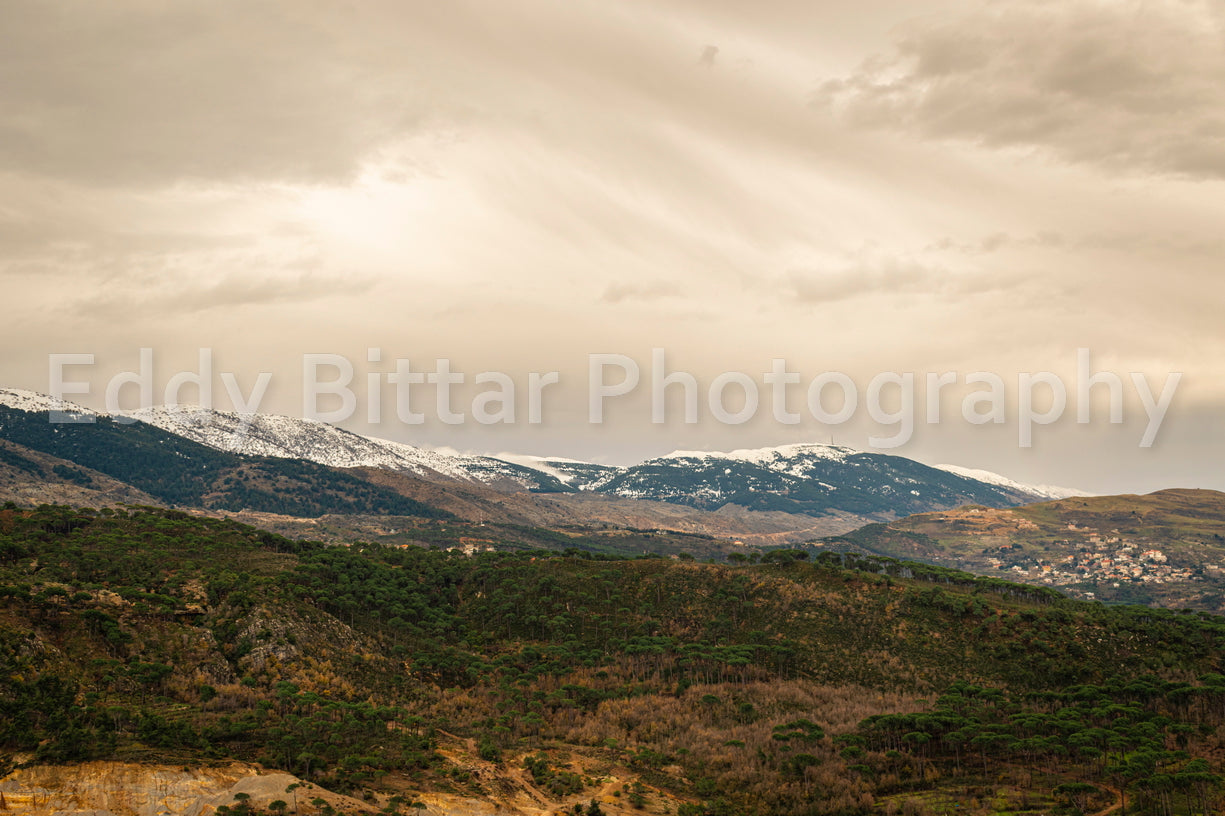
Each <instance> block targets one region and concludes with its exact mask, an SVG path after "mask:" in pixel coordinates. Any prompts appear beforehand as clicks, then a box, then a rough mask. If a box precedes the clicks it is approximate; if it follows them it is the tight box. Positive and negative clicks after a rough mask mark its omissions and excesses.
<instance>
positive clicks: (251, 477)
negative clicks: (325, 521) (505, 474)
mask: <svg viewBox="0 0 1225 816" xmlns="http://www.w3.org/2000/svg"><path fill="white" fill-rule="evenodd" d="M91 419H93V421H92V422H89V423H80V424H78V423H53V422H49V421H48V417H47V415H46V414H45V413H42V412H40V411H34V412H31V411H26V410H18V409H14V408H10V407H8V406H7V405H0V439H4V440H7V441H9V442H11V443H14V444H16V445H18V446H22V447H24V448H28V449H30V450H33V451H38V452H40V453H43V454H47V455H49V456H52V457H56V458H58V459H60V460H63V461H65V462H67V463H71V464H72V465H74V466H78V467H81V468H86V469H88V470H92V471H97V472H99V473H102V474H105V475H106V476H109V477H111V478H113V479H116V480H118V481H120V482H123V483H125V484H127V485H129V486H131V487H133V488H135V489H137V490H140V491H142V492H144V493H147V494H148V495H150V496H152V497H154V498H156V499H157V500H159V501H162V502H165V503H167V504H171V505H183V506H188V507H206V508H216V509H228V510H242V509H252V510H263V511H267V512H274V513H285V514H288V515H297V516H318V515H322V514H323V513H327V512H340V513H384V514H386V513H393V514H398V515H409V516H445V515H447V514H445V513H441V512H439V511H437V510H435V509H433V508H431V507H428V506H426V505H424V504H421V503H420V502H416V501H414V500H412V499H409V498H406V497H404V496H402V495H399V494H398V493H395V492H394V491H391V490H387V489H386V488H383V487H379V486H377V485H373V484H371V483H369V482H367V481H365V480H363V479H361V478H359V477H357V476H355V475H353V474H350V473H346V472H344V471H340V470H336V469H332V468H327V467H323V466H321V465H318V464H315V463H313V462H308V461H303V460H294V459H274V458H270V457H253V456H240V455H237V454H232V453H226V452H223V451H218V450H215V449H214V448H211V447H208V446H205V445H201V444H199V443H197V442H193V441H191V440H189V439H186V438H184V437H182V436H178V435H176V434H172V433H168V432H166V431H163V430H161V429H160V428H157V427H154V426H153V425H149V424H146V423H142V422H128V423H125V422H124V421H122V418H114V417H109V416H102V415H94V416H91ZM11 456H20V454H19V453H13V454H10V457H11Z"/></svg>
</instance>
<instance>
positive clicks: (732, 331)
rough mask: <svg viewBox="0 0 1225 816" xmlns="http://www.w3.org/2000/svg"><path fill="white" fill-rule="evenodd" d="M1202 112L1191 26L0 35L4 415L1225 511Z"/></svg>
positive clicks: (1170, 1)
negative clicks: (921, 470)
mask: <svg viewBox="0 0 1225 816" xmlns="http://www.w3.org/2000/svg"><path fill="white" fill-rule="evenodd" d="M1223 76H1225V6H1222V5H1221V4H1219V3H1216V2H1210V1H1209V0H1150V1H1147V2H1105V1H1104V0H987V1H986V2H914V0H907V1H906V2H902V1H900V0H898V1H896V2H895V1H891V0H867V1H866V2H865V0H856V2H853V3H852V2H844V0H832V1H831V2H822V3H812V2H800V1H799V0H761V2H756V3H753V4H746V3H743V2H732V0H666V1H664V2H660V0H654V1H653V2H645V1H644V0H619V2H616V3H613V2H607V1H606V2H592V1H591V0H565V2H562V0H552V1H550V0H497V2H493V0H488V1H487V2H470V1H469V0H451V1H450V2H447V3H434V2H432V3H424V2H415V0H398V1H397V2H390V1H389V0H385V1H383V2H380V1H379V0H368V1H366V2H360V3H357V2H351V3H344V2H334V3H300V2H289V1H288V0H283V1H282V2H271V1H270V0H217V1H216V2H209V3H168V2H152V1H151V0H150V1H149V2H146V1H145V0H120V1H119V2H114V3H97V2H93V1H92V0H78V2H65V1H64V0H9V2H6V3H4V4H2V5H0V284H2V285H3V289H4V293H5V298H4V303H3V305H2V306H0V310H2V311H0V314H3V320H2V321H0V348H2V349H3V355H2V356H0V386H7V387H18V388H28V389H32V390H36V391H41V392H49V391H51V390H54V389H53V386H54V385H55V379H56V375H55V373H54V372H55V370H56V366H57V365H58V366H59V368H58V371H59V375H58V376H59V379H60V380H61V381H62V382H65V383H69V384H70V385H69V388H70V389H75V390H76V392H78V393H73V394H72V395H71V396H70V397H69V398H71V399H74V400H75V401H77V402H81V403H84V404H87V405H89V406H91V407H94V408H104V407H106V401H107V389H108V385H109V384H110V383H111V382H112V380H113V379H114V378H115V377H122V375H123V374H124V372H135V373H136V374H140V373H141V371H140V359H141V353H142V352H141V350H142V349H150V350H151V351H150V352H146V354H147V355H151V360H152V363H151V367H150V368H149V370H148V371H147V372H146V376H145V377H144V380H145V381H146V383H147V385H148V386H149V388H148V392H147V393H144V394H142V393H141V392H140V388H139V386H138V385H137V384H128V385H123V386H122V387H119V383H122V382H123V380H122V379H120V380H118V381H116V384H115V388H114V394H113V396H115V397H116V400H115V401H116V403H117V404H118V405H119V407H121V408H127V407H136V406H137V404H138V403H139V402H140V401H141V400H142V399H144V398H150V399H151V401H152V402H154V403H160V402H163V401H164V400H165V399H166V387H167V385H168V384H173V383H174V382H176V380H175V379H174V378H175V375H176V374H177V373H179V372H196V373H199V372H200V360H201V355H202V354H204V355H206V356H207V358H208V361H209V368H210V369H211V370H209V371H208V372H207V374H208V375H209V376H207V377H204V378H202V379H204V380H206V381H207V387H206V388H205V389H203V392H210V391H211V402H212V404H213V406H214V407H217V408H220V409H225V410H229V409H231V408H233V407H234V406H235V402H234V400H232V399H231V398H230V397H229V395H228V393H227V390H226V388H225V387H224V383H223V380H222V377H221V375H222V374H229V375H231V377H230V380H229V381H230V383H231V385H232V386H234V387H236V388H237V389H238V391H239V392H241V394H243V395H246V398H248V399H249V397H250V395H251V393H252V389H253V388H254V387H255V386H256V383H257V380H258V379H259V377H260V375H261V374H263V375H264V377H263V382H264V385H265V390H264V392H263V394H262V398H261V399H260V400H259V401H258V409H259V410H260V411H264V412H272V413H283V414H288V415H292V416H319V417H325V416H326V415H328V413H329V412H331V415H333V416H336V417H337V422H338V423H339V424H341V425H343V426H344V427H348V428H350V429H352V430H356V431H359V432H363V433H369V434H371V435H375V436H382V437H386V438H392V439H397V440H400V441H405V442H411V443H414V444H421V445H426V446H432V447H439V448H443V449H454V450H462V451H475V452H482V453H495V454H496V453H507V454H538V455H547V456H565V457H570V458H578V459H587V460H593V461H601V462H609V463H617V464H628V463H632V462H636V461H639V460H641V459H644V458H647V457H650V456H656V455H662V454H664V453H667V452H669V451H672V450H674V449H687V450H730V449H735V448H750V447H759V446H765V445H779V444H788V443H794V442H801V441H817V442H829V441H833V442H836V443H838V444H846V445H851V446H854V447H859V448H869V449H870V448H872V447H873V446H874V444H875V446H876V447H880V448H881V449H882V450H885V451H886V452H889V453H897V454H900V455H904V456H910V457H912V458H916V459H919V460H921V461H925V462H929V463H932V464H936V463H952V464H958V465H963V466H968V467H976V468H986V469H990V470H995V471H998V472H1001V473H1004V474H1006V475H1008V476H1010V477H1013V478H1016V479H1020V480H1023V481H1030V482H1040V483H1048V484H1064V485H1069V486H1073V487H1078V488H1081V489H1084V490H1089V491H1094V492H1147V491H1149V490H1156V489H1160V488H1164V487H1205V488H1214V489H1225V471H1223V469H1222V468H1221V466H1220V464H1219V463H1220V461H1221V460H1222V455H1223V454H1225V423H1223V422H1222V417H1223V416H1225V355H1222V354H1221V353H1220V350H1221V347H1222V340H1225V336H1223V335H1225V329H1223V328H1222V326H1225V322H1223V321H1222V320H1221V317H1220V308H1221V305H1222V304H1225V276H1222V275H1221V274H1220V272H1221V269H1222V263H1223V262H1225V231H1223V230H1222V221H1223V215H1225V82H1222V81H1221V78H1222V77H1223ZM656 349H658V350H660V351H658V352H657V351H655V350H656ZM1078 349H1086V350H1087V352H1084V353H1082V354H1087V355H1088V362H1087V364H1082V366H1081V368H1082V369H1083V370H1079V371H1078V362H1077V360H1078ZM55 355H93V357H92V360H93V362H92V363H89V364H87V363H84V362H81V361H82V360H83V359H85V358H81V357H76V358H64V357H56V356H55ZM308 355H330V356H327V357H308ZM598 355H605V356H603V357H600V356H598ZM342 358H343V360H344V361H347V364H348V365H349V366H351V368H352V378H353V379H352V382H351V384H350V391H351V392H352V394H353V399H352V401H351V402H350V403H346V402H345V401H344V398H343V394H342V393H331V392H340V391H341V389H340V388H339V387H330V386H326V385H319V386H318V387H316V388H313V389H312V384H313V383H316V382H318V383H325V382H328V381H331V380H333V379H335V378H337V377H340V376H342V375H343V374H344V370H343V365H341V366H340V367H337V365H336V364H337V363H338V361H340V360H341V359H342ZM65 360H72V361H75V362H74V363H73V364H72V365H66V364H65V363H64V361H65ZM309 360H314V361H315V362H314V364H313V367H311V366H308V365H307V361H309ZM439 360H445V361H446V363H444V364H441V365H443V366H449V369H450V371H451V372H453V373H456V374H463V376H464V382H463V383H462V384H454V385H450V386H447V385H446V384H445V371H444V370H443V368H441V367H440V364H439V363H438V361H439ZM56 361H59V362H56ZM397 361H408V363H407V367H408V368H407V370H405V371H402V372H401V373H402V374H403V375H405V376H402V377H401V380H400V382H401V383H402V384H406V385H396V384H395V383H394V382H392V381H389V378H388V375H389V374H391V373H392V372H395V371H396V370H397V367H398V366H401V367H402V366H403V365H404V364H403V363H399V362H397ZM775 361H781V366H782V367H781V368H777V369H776V365H778V364H776V362H775ZM659 363H662V365H660V364H659ZM633 367H636V368H637V370H638V372H639V379H638V384H637V385H636V386H635V387H633V388H632V389H629V390H627V392H626V393H624V394H616V393H615V392H617V391H618V390H619V389H618V388H617V387H616V386H617V384H618V383H620V382H621V380H622V378H623V377H624V376H626V375H627V372H628V371H629V370H630V369H631V368H633ZM775 371H777V372H781V374H778V375H776V376H775V377H774V379H775V380H777V381H780V382H783V385H782V386H778V385H777V384H775V383H772V382H771V380H770V379H768V378H767V377H768V372H775ZM410 372H422V373H427V374H428V373H431V372H432V373H434V374H435V379H439V378H440V376H439V375H440V374H441V375H442V377H441V379H442V380H443V384H438V383H431V382H428V381H427V382H424V383H421V384H419V385H418V384H416V383H412V382H411V380H412V375H411V373H410ZM677 372H680V373H684V374H689V375H691V376H692V378H693V386H692V392H693V406H692V412H693V416H692V417H687V416H686V411H687V409H688V408H690V406H689V405H688V404H687V400H688V395H687V393H686V389H687V388H688V386H686V385H685V384H684V383H680V384H673V385H669V386H667V387H666V388H664V390H663V397H662V400H661V401H657V400H655V398H654V396H653V392H654V390H655V387H656V385H657V383H656V382H655V380H656V379H659V378H662V377H663V376H664V375H666V374H673V373H677ZM975 372H982V373H985V374H989V375H994V376H996V377H998V378H999V381H1000V384H1001V386H1000V387H1001V389H1002V390H1001V392H1000V393H999V395H998V398H997V399H996V400H995V401H994V402H982V401H981V399H980V401H977V402H974V403H973V405H970V404H969V402H968V401H970V400H974V399H975V398H976V395H977V397H979V398H981V397H982V395H983V389H984V387H985V386H984V385H983V384H982V382H975V381H973V378H970V381H967V378H968V377H969V375H971V374H973V373H975ZM1040 372H1048V373H1047V374H1041V373H1040ZM532 373H536V374H539V375H550V374H553V375H555V376H553V377H548V376H545V377H544V380H550V379H555V380H556V382H555V383H553V384H551V385H545V386H542V387H541V388H540V389H539V394H540V398H539V400H538V403H539V405H538V408H539V416H536V417H534V416H532V412H531V405H530V402H531V399H530V396H531V384H532V381H531V375H532ZM946 373H947V374H951V376H952V380H951V382H950V384H949V385H947V386H946V387H945V388H944V389H943V390H941V391H939V392H938V393H937V394H936V398H935V399H934V402H935V405H936V406H938V407H939V412H938V415H937V412H936V411H935V410H934V409H933V405H932V399H930V398H931V396H932V395H931V394H930V393H929V392H930V391H933V390H934V389H933V388H930V387H929V386H930V385H931V383H930V382H929V378H930V377H940V376H941V375H945V374H946ZM1096 373H1105V374H1106V375H1107V379H1108V378H1109V375H1115V376H1117V378H1118V391H1119V394H1118V398H1117V403H1118V404H1117V414H1118V416H1117V418H1118V419H1120V420H1121V421H1120V422H1117V423H1116V422H1112V421H1111V420H1112V415H1111V414H1112V412H1111V408H1112V406H1111V405H1110V402H1111V400H1112V399H1114V397H1113V395H1112V394H1111V388H1112V386H1111V385H1110V384H1109V383H1105V384H1101V383H1099V384H1098V385H1095V386H1093V388H1092V389H1091V390H1090V391H1089V392H1088V395H1089V396H1088V398H1087V399H1086V398H1085V395H1084V394H1083V393H1081V391H1080V389H1079V388H1078V382H1081V381H1084V380H1085V376H1083V375H1086V374H1096ZM482 374H485V375H486V376H485V377H482V378H481V379H480V381H479V382H478V376H479V375H482ZM907 374H909V375H910V376H911V377H912V378H913V390H912V391H911V390H908V387H907V385H906V382H905V381H906V376H905V375H907ZM1027 375H1028V378H1026V377H1027ZM1133 375H1134V376H1133ZM371 377H373V379H374V381H375V382H376V383H377V384H378V385H379V392H378V393H377V394H372V393H371V392H370V391H369V390H368V388H369V386H368V381H369V379H370V378H371ZM1137 378H1138V379H1137ZM131 379H134V380H135V379H140V378H139V377H132V378H131ZM787 379H790V380H794V383H788V382H785V380H787ZM183 381H184V380H183V379H182V378H180V379H179V380H178V381H177V382H180V383H182V382H183ZM1056 381H1057V382H1056ZM1140 381H1143V383H1144V385H1143V386H1141V384H1140ZM814 383H815V386H814ZM1171 383H1172V385H1171ZM629 385H631V383H626V387H627V388H628V386H629ZM403 387H407V390H409V391H410V393H411V394H412V397H411V406H409V408H407V409H405V407H404V406H402V405H400V404H399V403H398V402H397V390H396V389H397V388H403ZM600 387H603V388H604V390H605V392H607V393H606V395H605V396H604V397H603V398H602V399H600V400H599V401H600V406H601V409H602V411H601V412H602V421H601V422H598V423H597V422H595V421H594V416H593V406H592V404H591V403H592V399H593V395H598V394H599V393H601V392H600V391H599V390H598V389H599V388H600ZM779 387H781V388H782V391H781V401H780V399H779V397H780V392H778V391H776V390H775V389H776V388H779ZM1167 387H1170V388H1171V390H1170V391H1168V392H1166V393H1168V396H1169V400H1168V404H1167V405H1166V406H1165V408H1164V410H1163V411H1158V410H1157V405H1158V404H1159V403H1160V397H1161V395H1162V394H1163V390H1164V389H1165V388H1167ZM1059 388H1062V389H1063V390H1064V392H1066V395H1067V398H1066V401H1065V404H1063V405H1062V408H1063V410H1062V412H1060V411H1059V410H1057V409H1058V408H1060V407H1061V406H1060V404H1059V400H1058V396H1057V391H1058V389H1059ZM85 389H88V390H87V392H84V393H80V392H82V391H84V390H85ZM510 389H513V392H514V393H513V400H512V399H511V393H510ZM814 390H815V392H816V395H817V399H816V400H815V403H816V404H815V406H814V405H813V404H811V403H813V402H814V400H812V399H811V398H810V397H811V392H812V391H814ZM203 392H202V390H201V389H198V388H196V387H195V386H192V385H188V386H186V387H185V388H183V389H182V390H180V391H178V392H177V393H174V394H172V395H171V396H172V397H174V398H178V399H182V401H184V402H197V401H202V400H203V399H204V398H205V397H206V396H208V395H206V394H204V393H203ZM439 392H445V396H446V397H447V398H448V401H447V404H446V405H442V404H440V403H439ZM754 393H755V394H756V397H757V400H756V404H755V405H754V402H753V400H752V395H753V394H754ZM491 394H492V395H493V396H492V397H491V396H490V395H491ZM852 395H853V396H854V402H853V403H852V402H848V401H847V398H848V397H849V396H852ZM372 397H373V398H372ZM494 397H502V398H505V401H504V402H498V401H496V400H495V399H494ZM1145 397H1148V398H1149V399H1148V402H1149V404H1148V406H1147V407H1146V405H1145ZM657 403H658V404H657ZM248 404H249V405H252V404H253V403H250V402H248ZM509 404H513V405H514V415H513V421H512V417H511V415H510V413H509V411H508V410H507V406H508V405H509ZM1027 405H1028V409H1027ZM1078 408H1080V409H1082V410H1086V411H1087V414H1086V415H1085V416H1080V415H1079V414H1078ZM344 409H351V410H349V411H346V410H344ZM494 409H497V410H494ZM342 411H343V413H337V412H342ZM1150 413H1152V414H1153V415H1155V416H1157V415H1159V416H1160V421H1158V422H1155V423H1154V422H1153V421H1150ZM347 414H351V415H347ZM653 414H654V415H653ZM903 415H909V416H912V417H913V424H912V425H910V424H909V423H908V422H907V421H905V420H903V419H900V418H899V417H901V416H903ZM1035 416H1036V417H1037V419H1033V420H1028V421H1027V420H1026V417H1035ZM984 417H985V418H986V420H987V421H980V420H982V419H984ZM690 418H692V419H694V420H696V421H693V422H688V421H687V419H690ZM997 418H998V419H999V420H1001V421H999V422H996V421H995V420H996V419H997ZM656 419H658V420H661V421H655V420H656ZM1080 419H1084V420H1085V421H1083V422H1081V421H1078V420H1080ZM481 420H486V421H481ZM533 420H539V421H533ZM1154 424H1155V425H1156V427H1155V428H1154V427H1153V426H1154ZM908 425H909V427H908ZM1146 430H1147V431H1150V432H1154V433H1150V434H1149V436H1150V440H1149V441H1150V442H1151V444H1150V445H1148V446H1144V445H1142V444H1141V443H1142V441H1143V440H1144V437H1145V435H1146ZM1027 437H1028V438H1027ZM882 442H883V443H884V446H883V447H882V446H881V445H880V444H879V443H882ZM1026 443H1027V444H1026Z"/></svg>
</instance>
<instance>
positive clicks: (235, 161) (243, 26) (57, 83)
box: [0, 0, 426, 185]
mask: <svg viewBox="0 0 1225 816" xmlns="http://www.w3.org/2000/svg"><path fill="white" fill-rule="evenodd" d="M333 22H338V21H333ZM335 30H336V29H335V28H330V27H329V25H328V20H327V19H323V18H322V14H321V12H319V11H311V10H309V9H307V8H305V7H299V6H298V5H297V4H293V5H290V4H283V3H276V2H268V1H267V0H253V1H252V2H247V0H242V2H239V1H238V0H218V2H210V3H203V4H184V3H175V4H164V3H154V2H151V1H148V0H137V2H125V3H89V2H68V1H67V0H49V1H48V2H42V1H41V0H14V2H11V3H5V4H3V6H0V80H2V81H3V85H4V87H5V101H4V105H3V107H2V108H0V169H18V170H21V171H23V172H27V173H31V174H37V175H45V176H50V177H58V178H73V179H78V180H81V181H85V182H89V183H93V184H123V185H148V184H161V183H173V182H175V181H179V180H200V179H205V180H227V181H230V180H265V179H278V180H287V179H288V180H298V181H329V180H337V179H344V178H347V177H349V176H351V175H352V174H353V173H354V172H356V170H357V169H358V166H359V162H360V160H361V159H362V158H363V156H365V155H366V154H367V153H368V152H369V151H371V150H373V149H375V148H377V147H378V145H380V144H382V143H383V142H384V141H386V140H388V139H390V138H392V137H394V135H395V134H397V133H401V132H404V131H405V130H406V129H411V128H413V127H414V126H415V125H416V124H417V123H419V122H420V121H421V118H422V117H423V116H424V113H425V110H426V109H425V108H424V107H423V106H422V105H420V104H418V102H417V99H416V97H415V96H414V94H413V93H412V92H411V91H406V90H405V89H404V88H403V87H400V88H399V89H398V92H394V93H393V92H392V89H391V88H390V87H388V85H387V84H386V83H385V82H383V81H382V78H380V77H372V76H371V75H370V71H368V70H367V67H368V66H367V64H366V63H365V62H362V61H356V62H355V61H352V60H350V56H351V53H352V52H351V49H352V47H353V45H354V43H353V42H352V41H351V40H350V39H348V38H346V37H342V36H338V35H336V34H335V33H333V32H334V31H335ZM349 33H350V34H353V33H357V32H349Z"/></svg>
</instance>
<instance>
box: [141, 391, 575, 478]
mask: <svg viewBox="0 0 1225 816" xmlns="http://www.w3.org/2000/svg"><path fill="white" fill-rule="evenodd" d="M130 416H133V417H135V418H136V419H139V420H140V421H141V422H145V423H148V424H150V425H155V426H157V427H158V428H161V429H162V430H164V431H169V432H171V433H173V434H178V435H179V436H183V437H186V438H188V439H191V440H192V441H195V442H199V443H201V444H203V445H208V446H209V447H210V448H216V449H218V450H224V451H229V452H230V453H240V454H246V455H248V456H274V457H277V458H280V459H306V460H308V461H311V462H316V463H318V464H321V465H327V466H328V467H341V468H351V467H370V468H382V469H384V470H395V471H400V472H402V473H410V474H412V475H414V476H421V477H424V478H433V479H436V478H439V477H442V478H445V479H455V480H458V481H466V482H479V483H482V484H487V485H491V486H495V487H497V486H506V487H513V488H520V489H526V490H541V491H546V492H554V491H564V490H565V489H566V488H565V487H564V486H563V485H562V484H561V483H560V482H558V481H557V480H556V479H555V478H554V477H553V476H551V475H549V474H548V473H546V472H544V471H542V470H539V469H533V468H529V467H524V466H523V465H517V464H514V463H512V462H505V461H502V460H501V459H494V458H492V457H489V456H468V455H463V454H447V453H440V452H438V451H432V450H427V449H425V448H418V447H415V446H413V445H406V444H404V443H402V442H393V441H391V440H389V439H376V438H372V437H367V436H361V435H359V434H355V433H352V432H350V431H346V430H344V429H342V428H337V427H336V426H334V425H329V424H327V423H325V422H318V421H314V420H307V419H295V418H293V417H287V416H277V415H274V414H236V413H231V412H229V411H213V410H209V409H205V408H199V407H196V406H178V405H174V406H166V405H162V406H157V407H155V408H146V409H142V410H140V411H133V412H131V414H130Z"/></svg>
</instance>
